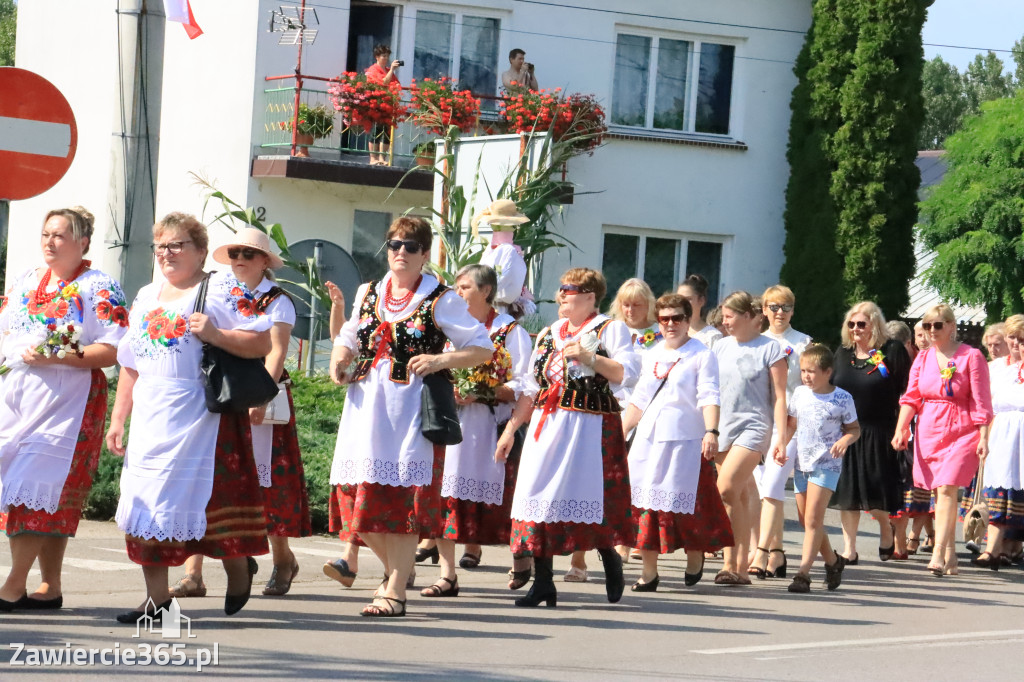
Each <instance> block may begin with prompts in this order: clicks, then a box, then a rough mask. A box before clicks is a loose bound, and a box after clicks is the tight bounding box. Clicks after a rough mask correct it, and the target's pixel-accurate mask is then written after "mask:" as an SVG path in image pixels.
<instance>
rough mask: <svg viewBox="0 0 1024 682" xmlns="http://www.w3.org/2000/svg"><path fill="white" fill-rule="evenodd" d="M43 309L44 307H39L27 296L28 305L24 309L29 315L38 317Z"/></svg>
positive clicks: (33, 299)
mask: <svg viewBox="0 0 1024 682" xmlns="http://www.w3.org/2000/svg"><path fill="white" fill-rule="evenodd" d="M43 308H44V306H41V305H39V303H37V302H36V300H35V298H33V297H31V296H29V298H28V305H26V306H25V309H26V310H28V314H29V315H38V314H40V313H41V312H43Z"/></svg>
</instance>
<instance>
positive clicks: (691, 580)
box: [683, 555, 707, 587]
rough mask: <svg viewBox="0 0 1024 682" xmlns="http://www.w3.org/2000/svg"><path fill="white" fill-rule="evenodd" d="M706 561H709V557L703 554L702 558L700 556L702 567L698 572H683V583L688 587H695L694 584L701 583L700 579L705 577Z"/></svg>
mask: <svg viewBox="0 0 1024 682" xmlns="http://www.w3.org/2000/svg"><path fill="white" fill-rule="evenodd" d="M706 562H707V559H706V558H705V557H704V556H703V555H701V558H700V569H699V570H698V571H697V572H696V573H686V572H685V571H684V572H683V584H684V585H686V586H687V587H693V586H694V585H696V584H697V583H699V582H700V579H701V578H703V577H704V564H705V563H706Z"/></svg>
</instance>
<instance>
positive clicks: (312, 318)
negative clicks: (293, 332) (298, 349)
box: [306, 242, 324, 377]
mask: <svg viewBox="0 0 1024 682" xmlns="http://www.w3.org/2000/svg"><path fill="white" fill-rule="evenodd" d="M323 250H324V243H323V242H317V243H316V244H314V245H313V258H312V263H311V264H310V266H311V267H310V278H309V286H310V289H312V288H313V281H314V278H313V276H312V275H313V274H314V273H316V274H319V273H320V260H321V258H322V254H323ZM316 299H317V296H316V292H315V291H310V292H309V351H307V352H308V353H309V362H307V363H306V376H307V377H311V376H313V365H314V363H315V361H316V337H317V333H316V332H317V329H316Z"/></svg>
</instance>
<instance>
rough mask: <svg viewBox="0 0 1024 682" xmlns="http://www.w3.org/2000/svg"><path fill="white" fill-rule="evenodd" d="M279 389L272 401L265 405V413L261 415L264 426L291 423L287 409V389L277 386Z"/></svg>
mask: <svg viewBox="0 0 1024 682" xmlns="http://www.w3.org/2000/svg"><path fill="white" fill-rule="evenodd" d="M277 387H278V388H279V389H280V390H279V391H278V392H277V395H276V396H274V399H273V400H271V401H270V402H269V403H267V412H266V414H264V415H263V423H264V424H275V425H276V424H287V423H288V422H289V421H291V418H292V411H291V410H290V409H289V408H288V387H287V386H285V385H284V384H283V383H281V384H278V385H277Z"/></svg>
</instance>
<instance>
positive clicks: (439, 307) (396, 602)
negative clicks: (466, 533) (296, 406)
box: [331, 217, 494, 617]
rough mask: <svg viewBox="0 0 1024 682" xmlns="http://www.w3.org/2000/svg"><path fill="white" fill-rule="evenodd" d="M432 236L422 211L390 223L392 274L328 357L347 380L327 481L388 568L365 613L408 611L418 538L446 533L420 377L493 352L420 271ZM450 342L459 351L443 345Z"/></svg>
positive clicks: (440, 450) (460, 305) (439, 455)
mask: <svg viewBox="0 0 1024 682" xmlns="http://www.w3.org/2000/svg"><path fill="white" fill-rule="evenodd" d="M431 239H432V234H431V228H430V225H429V223H427V221H425V220H423V219H422V218H414V217H402V218H399V219H397V220H396V221H395V222H394V223H392V224H391V227H390V228H389V229H388V234H387V242H386V244H387V250H388V265H389V268H390V271H389V272H388V274H387V275H385V276H384V279H383V280H381V281H380V282H370V283H368V284H364V285H362V286H361V287H360V288H359V290H358V291H357V292H356V298H355V301H354V302H353V311H352V316H351V317H350V318H349V320H348V322H346V323H345V325H344V326H342V330H341V333H340V334H339V335H338V337H337V338H336V339H335V341H334V351H333V353H332V354H331V376H332V378H333V379H334V380H335V381H336V382H337V383H338V384H341V385H345V384H347V385H348V387H349V388H348V392H347V394H346V398H345V408H344V410H343V412H342V415H341V423H340V425H339V427H338V444H337V447H336V448H335V451H334V463H333V465H332V467H331V485H333V486H335V495H334V496H335V498H336V504H337V506H338V507H339V508H340V511H341V515H342V520H343V523H344V529H345V530H346V531H348V532H349V533H352V532H355V533H358V534H359V537H360V539H361V540H362V541H363V542H365V543H366V544H367V545H368V546H369V547H370V549H371V550H373V552H374V554H376V555H377V556H378V557H379V558H380V559H381V561H382V562H383V564H384V570H385V571H386V572H387V576H386V578H385V580H384V581H383V582H382V583H381V585H380V588H379V589H378V590H377V593H376V594H375V595H374V600H373V603H371V604H368V605H367V606H366V607H365V608H363V611H362V614H363V615H364V616H373V617H380V616H383V617H389V616H404V615H405V602H406V599H405V594H406V583H407V580H408V578H409V574H410V572H411V571H412V568H413V561H414V557H415V553H416V543H417V541H418V540H419V538H420V536H421V535H422V536H424V537H431V536H434V537H436V536H440V535H441V532H442V530H443V523H444V517H443V510H442V504H441V495H440V490H441V472H442V471H443V469H444V446H442V445H436V444H434V443H431V442H430V441H429V440H427V438H426V437H425V436H424V435H423V433H422V432H421V418H420V409H421V407H420V406H421V392H422V389H423V379H422V377H423V376H426V375H428V374H432V373H434V372H439V371H443V370H448V369H456V368H460V367H475V366H477V365H480V364H483V363H485V362H487V361H488V360H490V358H491V356H492V354H493V352H494V345H493V344H492V343H491V339H490V337H489V336H488V334H487V330H486V328H485V327H484V326H483V325H482V324H480V322H478V321H477V320H476V319H474V318H473V316H472V315H470V314H469V311H468V309H467V307H466V302H465V301H463V300H462V299H461V298H459V296H458V295H456V294H455V292H453V291H452V290H451V289H449V288H448V287H446V286H444V285H443V284H441V283H440V282H438V281H437V279H436V278H434V277H433V276H432V275H429V274H426V273H424V272H423V268H424V266H426V264H427V261H428V259H429V258H430V243H431ZM447 341H450V342H451V344H452V347H453V348H454V349H455V350H453V351H451V352H447V353H446V352H443V350H444V346H445V343H446V342H447ZM353 361H355V365H354V366H353V365H352V363H353Z"/></svg>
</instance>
